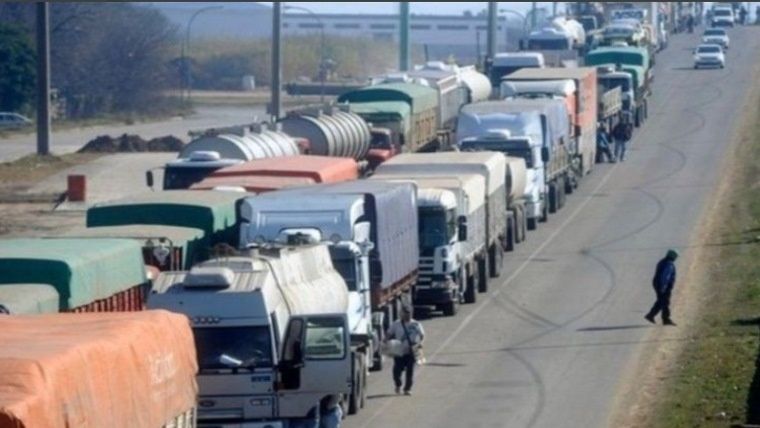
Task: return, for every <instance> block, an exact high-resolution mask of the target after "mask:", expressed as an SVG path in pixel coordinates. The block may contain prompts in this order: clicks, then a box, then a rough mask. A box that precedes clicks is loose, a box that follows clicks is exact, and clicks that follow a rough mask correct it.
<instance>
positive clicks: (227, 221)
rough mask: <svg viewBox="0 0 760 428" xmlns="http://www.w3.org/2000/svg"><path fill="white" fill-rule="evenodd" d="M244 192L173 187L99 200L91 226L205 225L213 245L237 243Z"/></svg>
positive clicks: (90, 216) (89, 217)
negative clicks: (110, 199) (131, 195)
mask: <svg viewBox="0 0 760 428" xmlns="http://www.w3.org/2000/svg"><path fill="white" fill-rule="evenodd" d="M246 196H247V195H246V194H245V193H242V192H221V191H210V192H197V191H191V190H173V191H168V192H151V193H146V194H142V195H138V196H134V197H129V198H124V199H119V200H116V201H111V202H106V203H103V204H98V205H96V206H94V207H92V208H90V209H88V210H87V227H102V226H126V225H140V224H144V225H156V226H159V225H163V226H179V227H190V228H195V229H201V230H202V231H203V232H204V234H205V239H207V240H208V242H209V244H210V245H217V244H221V243H224V244H227V245H231V246H233V247H236V246H237V240H238V219H237V211H238V207H239V205H240V203H241V202H242V200H243V199H244V198H245V197H246Z"/></svg>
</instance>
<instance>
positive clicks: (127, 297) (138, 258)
mask: <svg viewBox="0 0 760 428" xmlns="http://www.w3.org/2000/svg"><path fill="white" fill-rule="evenodd" d="M0 272H3V274H2V275H0V289H1V288H3V287H6V286H9V285H14V289H13V290H11V289H4V290H3V294H6V297H5V299H6V300H11V298H10V297H8V296H7V295H8V294H10V293H15V292H18V291H19V290H20V289H23V288H19V287H20V285H27V287H26V288H29V287H28V285H29V284H47V285H50V286H52V287H53V288H54V289H55V292H56V293H57V295H58V299H57V306H56V307H57V309H58V310H60V311H66V312H68V311H72V312H113V311H119V312H123V311H136V310H141V309H143V305H144V304H145V295H146V292H147V285H148V279H147V276H146V269H145V263H144V262H143V257H142V250H141V248H140V246H139V245H138V244H137V242H135V241H132V240H125V239H66V238H52V239H50V238H44V239H42V238H36V239H5V240H0ZM38 288H39V287H38ZM41 297H42V296H41ZM22 298H23V296H21V297H19V296H17V297H15V298H14V299H16V300H18V299H22ZM50 298H51V297H50V290H47V291H45V297H44V298H42V300H43V301H40V302H38V303H37V304H38V305H42V306H43V307H44V308H46V310H49V304H50V303H49V299H50ZM29 304H31V303H27V305H29Z"/></svg>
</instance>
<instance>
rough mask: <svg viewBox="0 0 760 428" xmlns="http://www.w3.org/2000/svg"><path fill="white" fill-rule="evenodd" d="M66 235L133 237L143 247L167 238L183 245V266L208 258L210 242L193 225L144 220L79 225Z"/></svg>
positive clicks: (173, 242) (170, 242) (74, 236)
mask: <svg viewBox="0 0 760 428" xmlns="http://www.w3.org/2000/svg"><path fill="white" fill-rule="evenodd" d="M64 236H66V237H69V238H113V239H134V240H136V241H137V242H138V243H139V244H140V245H141V246H142V247H144V248H145V247H153V246H157V245H159V243H160V242H161V241H162V240H168V241H169V242H168V243H169V244H171V246H172V247H175V248H181V249H182V254H183V260H181V263H182V269H183V270H189V269H190V268H191V267H192V266H193V264H195V263H198V262H202V261H205V260H206V259H207V258H208V249H209V244H208V241H207V239H206V234H205V233H204V232H203V231H202V230H200V229H194V228H191V227H178V226H154V225H145V224H139V225H128V226H102V227H90V228H82V229H76V230H73V231H71V232H68V233H66V234H65V235H64Z"/></svg>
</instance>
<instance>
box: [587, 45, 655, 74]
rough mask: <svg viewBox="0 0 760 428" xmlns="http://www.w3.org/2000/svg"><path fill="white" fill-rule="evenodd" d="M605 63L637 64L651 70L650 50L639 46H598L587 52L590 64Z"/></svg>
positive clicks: (588, 63) (588, 64)
mask: <svg viewBox="0 0 760 428" xmlns="http://www.w3.org/2000/svg"><path fill="white" fill-rule="evenodd" d="M603 64H620V65H636V66H639V67H643V68H644V70H645V71H646V70H649V52H648V51H647V50H646V49H645V48H637V47H630V46H629V47H604V48H597V49H594V50H592V51H591V52H589V53H588V54H586V63H585V65H586V66H587V67H588V66H597V65H603Z"/></svg>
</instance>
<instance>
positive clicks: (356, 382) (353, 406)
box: [348, 352, 364, 415]
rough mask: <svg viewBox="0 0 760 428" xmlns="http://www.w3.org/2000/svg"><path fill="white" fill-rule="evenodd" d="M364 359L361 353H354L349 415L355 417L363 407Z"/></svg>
mask: <svg viewBox="0 0 760 428" xmlns="http://www.w3.org/2000/svg"><path fill="white" fill-rule="evenodd" d="M363 366H364V364H363V363H362V357H361V353H360V352H356V353H354V365H353V372H352V373H351V378H352V379H353V381H352V382H351V384H352V385H351V394H350V395H349V396H348V414H349V415H355V414H357V413H358V412H359V409H360V407H361V405H360V401H361V395H362V375H361V374H362V367H363Z"/></svg>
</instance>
